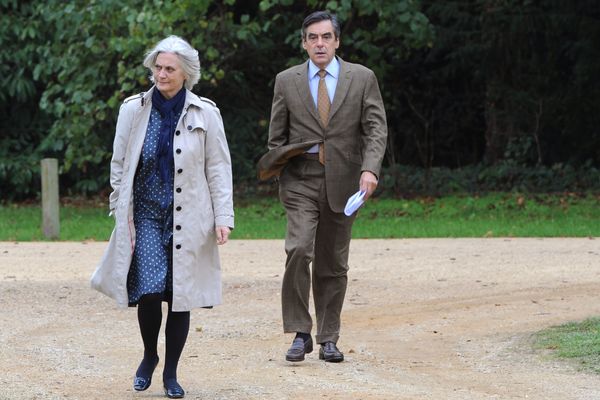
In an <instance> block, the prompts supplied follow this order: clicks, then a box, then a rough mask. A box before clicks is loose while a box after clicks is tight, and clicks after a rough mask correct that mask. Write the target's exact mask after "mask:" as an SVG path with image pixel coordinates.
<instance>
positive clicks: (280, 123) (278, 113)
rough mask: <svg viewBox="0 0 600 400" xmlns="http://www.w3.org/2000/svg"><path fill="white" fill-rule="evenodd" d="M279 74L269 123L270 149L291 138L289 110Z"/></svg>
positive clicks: (285, 142) (276, 79) (281, 144)
mask: <svg viewBox="0 0 600 400" xmlns="http://www.w3.org/2000/svg"><path fill="white" fill-rule="evenodd" d="M280 76H281V75H277V77H276V78H275V88H274V91H273V104H272V106H271V122H270V123H269V142H268V147H269V150H272V149H274V148H276V147H280V146H283V145H285V144H287V143H288V140H289V117H290V116H289V110H288V107H287V104H286V101H285V96H284V93H283V83H282V81H281V78H280Z"/></svg>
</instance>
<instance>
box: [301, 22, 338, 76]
mask: <svg viewBox="0 0 600 400" xmlns="http://www.w3.org/2000/svg"><path fill="white" fill-rule="evenodd" d="M305 34H306V36H305V37H304V39H302V47H303V48H304V50H306V52H307V53H308V57H310V59H311V60H312V62H313V63H314V64H315V65H316V66H317V67H319V68H321V69H323V68H325V67H326V66H327V65H328V64H329V63H330V62H331V60H333V57H335V50H336V49H337V48H338V47H339V46H340V40H339V38H336V37H335V33H334V31H333V24H332V23H331V21H329V20H325V21H319V22H315V23H314V24H311V25H309V26H308V27H307V28H306V29H305Z"/></svg>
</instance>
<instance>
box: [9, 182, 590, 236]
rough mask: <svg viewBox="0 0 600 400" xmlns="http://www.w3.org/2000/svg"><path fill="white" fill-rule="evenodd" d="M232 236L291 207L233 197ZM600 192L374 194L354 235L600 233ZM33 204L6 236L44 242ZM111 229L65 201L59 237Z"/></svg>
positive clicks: (93, 208)
mask: <svg viewBox="0 0 600 400" xmlns="http://www.w3.org/2000/svg"><path fill="white" fill-rule="evenodd" d="M235 206H236V209H235V213H236V229H235V230H234V232H233V235H232V239H281V238H283V237H284V236H285V227H286V218H285V210H284V208H283V207H282V206H281V204H280V203H279V201H278V200H277V199H275V198H260V199H245V198H239V199H236V201H235ZM599 206H600V196H598V195H591V194H589V195H574V194H566V195H521V194H514V193H493V194H489V195H485V196H450V197H442V198H416V199H410V200H408V199H372V200H370V201H369V202H367V204H365V206H364V207H363V208H362V209H361V210H360V212H359V216H358V218H357V219H356V222H355V223H354V227H353V237H355V238H425V237H586V236H594V237H597V236H600V207H599ZM40 225H41V211H40V208H39V206H35V205H2V206H0V241H7V240H9V241H30V240H44V238H43V235H42V233H41V229H40ZM112 227H113V220H112V218H111V217H108V213H107V210H106V206H105V205H98V202H95V203H94V202H84V204H83V205H81V204H72V203H69V204H66V205H64V206H63V207H62V208H61V237H60V239H61V240H74V241H80V240H107V239H108V237H109V236H110V232H111V230H112Z"/></svg>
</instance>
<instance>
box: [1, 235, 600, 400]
mask: <svg viewBox="0 0 600 400" xmlns="http://www.w3.org/2000/svg"><path fill="white" fill-rule="evenodd" d="M105 247H106V243H104V242H100V243H98V242H87V243H79V242H77V243H64V242H61V243H10V242H0V309H1V310H2V311H1V312H0V371H1V373H0V399H156V398H163V397H164V395H163V392H162V382H161V379H160V377H161V369H162V358H163V357H162V354H163V352H164V334H162V333H161V337H160V340H159V354H160V355H161V362H160V363H159V366H158V368H157V371H156V372H155V375H154V382H153V384H152V386H151V387H150V389H148V390H147V391H146V392H141V393H137V392H134V391H133V389H132V379H133V374H134V372H135V370H136V368H137V365H138V363H139V360H140V358H141V355H142V342H141V339H140V337H139V333H138V327H137V320H136V314H135V310H134V309H127V310H122V309H118V308H117V307H116V306H115V304H114V302H113V301H112V300H111V299H109V298H107V297H105V296H103V295H101V294H99V293H97V292H95V291H93V290H91V289H90V288H89V277H90V275H91V273H92V271H93V270H94V268H95V265H96V263H97V262H98V261H99V259H100V257H101V255H102V252H103V250H104V248H105ZM221 258H222V262H223V286H224V304H223V305H221V306H218V307H215V308H214V309H213V310H202V309H201V310H194V311H193V312H192V321H191V328H190V335H189V337H188V342H187V346H186V348H185V350H184V354H183V356H182V360H181V363H180V369H179V380H180V383H181V384H182V386H183V387H184V388H185V389H186V390H187V396H186V398H188V399H435V400H440V399H441V400H446V399H448V400H450V399H461V400H462V399H502V400H505V399H545V400H546V399H560V400H566V399H585V400H589V399H600V376H597V375H594V374H590V373H586V372H581V371H578V370H577V369H576V368H575V367H574V366H572V365H569V364H567V363H561V362H557V361H553V360H552V359H549V358H548V357H545V356H544V355H541V354H538V353H534V352H533V351H532V350H531V346H530V341H531V335H532V334H533V333H534V332H536V331H538V330H540V329H543V328H546V327H549V326H552V325H555V324H561V323H564V322H567V321H572V320H580V319H584V318H587V317H590V316H595V315H598V314H600V302H599V301H598V300H599V295H600V239H598V238H582V239H563V238H559V239H509V238H506V239H502V238H500V239H415V240H412V239H411V240H354V241H352V246H351V254H350V274H349V285H348V292H347V295H346V303H345V307H344V312H343V314H342V332H341V338H340V341H339V343H338V345H339V347H340V349H341V350H342V351H343V352H344V353H345V356H346V361H345V362H343V363H340V364H329V363H324V362H322V361H319V359H318V352H317V351H315V352H313V353H312V354H310V355H308V356H307V359H306V360H305V361H304V362H302V363H289V362H286V361H285V360H284V355H285V351H286V349H287V347H288V345H289V343H290V342H291V340H292V336H291V335H284V334H283V333H282V331H281V306H280V284H281V275H282V271H283V264H284V259H285V254H284V249H283V241H279V240H256V241H242V240H234V241H231V242H229V243H228V244H226V245H225V246H223V247H221ZM165 308H166V306H165ZM165 314H166V313H165ZM163 325H164V324H163Z"/></svg>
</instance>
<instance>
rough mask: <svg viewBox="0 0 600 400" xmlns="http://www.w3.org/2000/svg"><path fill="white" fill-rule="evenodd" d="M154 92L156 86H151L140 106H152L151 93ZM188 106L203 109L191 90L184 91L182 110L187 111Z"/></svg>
mask: <svg viewBox="0 0 600 400" xmlns="http://www.w3.org/2000/svg"><path fill="white" fill-rule="evenodd" d="M154 90H156V85H154V86H152V87H151V88H150V89H149V90H148V91H147V92H146V93H144V94H143V96H142V99H143V100H142V106H146V105H151V104H152V92H154ZM190 105H194V106H196V107H198V108H204V105H203V104H202V100H201V99H200V97H198V96H197V95H196V94H194V93H193V92H192V91H191V90H189V89H185V103H184V106H183V108H184V109H185V110H187V109H188V107H189V106H190Z"/></svg>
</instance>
